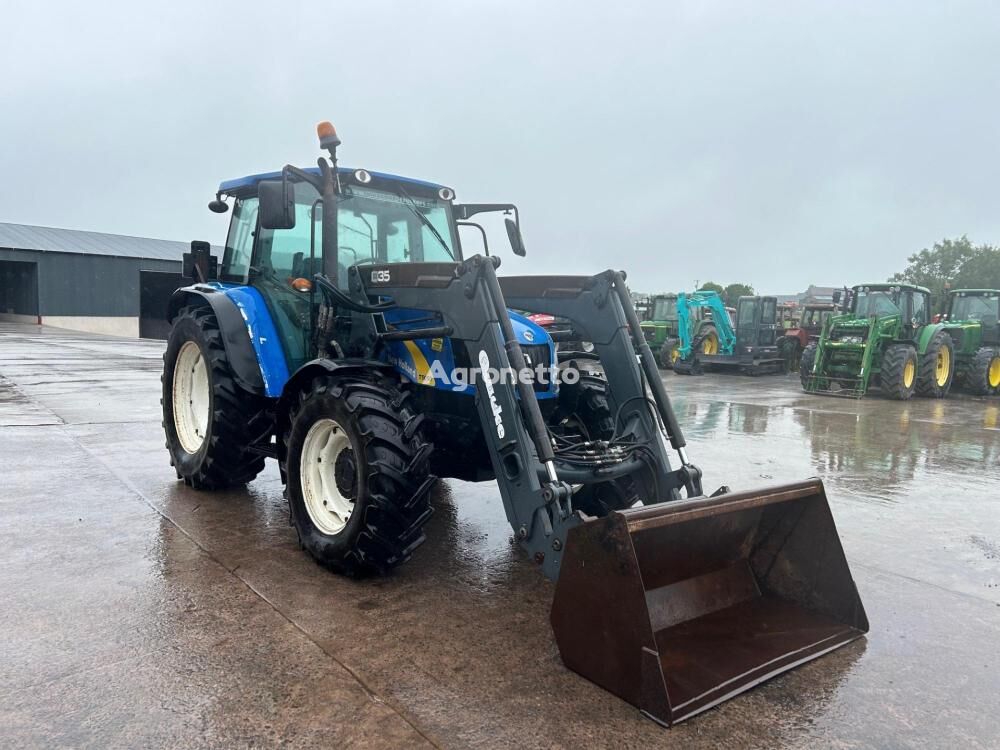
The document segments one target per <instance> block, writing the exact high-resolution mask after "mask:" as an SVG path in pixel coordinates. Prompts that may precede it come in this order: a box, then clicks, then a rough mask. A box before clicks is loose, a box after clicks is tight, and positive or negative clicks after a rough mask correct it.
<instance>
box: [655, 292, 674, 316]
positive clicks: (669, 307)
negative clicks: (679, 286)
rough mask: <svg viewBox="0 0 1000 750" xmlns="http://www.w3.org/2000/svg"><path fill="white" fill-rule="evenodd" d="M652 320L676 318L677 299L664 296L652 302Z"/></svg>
mask: <svg viewBox="0 0 1000 750" xmlns="http://www.w3.org/2000/svg"><path fill="white" fill-rule="evenodd" d="M651 319H652V320H677V299H676V298H675V297H664V298H661V299H658V300H656V302H655V303H654V304H653V316H652V318H651Z"/></svg>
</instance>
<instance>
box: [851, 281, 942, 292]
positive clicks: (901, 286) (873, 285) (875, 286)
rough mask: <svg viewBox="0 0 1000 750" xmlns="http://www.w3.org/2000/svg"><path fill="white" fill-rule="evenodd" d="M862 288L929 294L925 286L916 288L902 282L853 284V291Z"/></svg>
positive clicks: (914, 285) (913, 285)
mask: <svg viewBox="0 0 1000 750" xmlns="http://www.w3.org/2000/svg"><path fill="white" fill-rule="evenodd" d="M862 287H868V288H869V289H893V288H898V289H909V290H911V291H914V292H924V293H925V294H930V293H931V290H930V289H928V288H927V287H925V286H917V285H916V284H907V283H906V282H904V281H875V282H873V283H871V284H855V285H854V286H853V287H852V288H853V289H861V288H862Z"/></svg>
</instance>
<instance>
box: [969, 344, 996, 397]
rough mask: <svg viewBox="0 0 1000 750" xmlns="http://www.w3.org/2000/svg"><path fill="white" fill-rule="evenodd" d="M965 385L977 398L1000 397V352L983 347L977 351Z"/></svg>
mask: <svg viewBox="0 0 1000 750" xmlns="http://www.w3.org/2000/svg"><path fill="white" fill-rule="evenodd" d="M965 385H966V387H968V389H969V390H970V391H972V392H973V393H975V394H976V395H977V396H996V395H1000V350H998V349H993V348H991V347H983V348H981V349H980V350H979V351H977V352H976V355H975V357H973V359H972V363H971V364H970V365H969V369H968V371H967V374H966V376H965Z"/></svg>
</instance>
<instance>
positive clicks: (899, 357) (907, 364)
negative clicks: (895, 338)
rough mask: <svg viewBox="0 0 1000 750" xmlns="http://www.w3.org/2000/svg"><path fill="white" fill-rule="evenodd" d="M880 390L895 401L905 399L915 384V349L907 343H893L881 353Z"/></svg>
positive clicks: (911, 392)
mask: <svg viewBox="0 0 1000 750" xmlns="http://www.w3.org/2000/svg"><path fill="white" fill-rule="evenodd" d="M881 381H882V390H883V391H885V394H886V395H887V396H888V397H889V398H892V399H896V400H897V401H906V400H907V399H908V398H910V397H911V396H912V395H913V391H914V390H915V389H916V386H917V350H916V349H914V348H913V347H912V346H910V345H909V344H893V345H892V346H890V347H888V348H887V349H886V350H885V354H883V355H882V374H881Z"/></svg>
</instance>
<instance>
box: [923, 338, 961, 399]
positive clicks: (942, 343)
mask: <svg viewBox="0 0 1000 750" xmlns="http://www.w3.org/2000/svg"><path fill="white" fill-rule="evenodd" d="M954 378H955V344H954V342H953V341H952V339H951V336H949V335H948V334H947V333H945V332H944V331H938V332H937V333H935V334H934V336H933V337H932V338H931V340H930V343H928V344H927V351H925V352H924V353H923V355H921V357H920V363H919V365H918V368H917V395H918V396H924V397H925V398H944V397H945V396H947V395H948V391H949V390H950V389H951V382H952V380H954Z"/></svg>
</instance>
